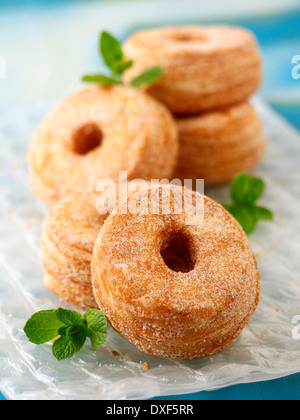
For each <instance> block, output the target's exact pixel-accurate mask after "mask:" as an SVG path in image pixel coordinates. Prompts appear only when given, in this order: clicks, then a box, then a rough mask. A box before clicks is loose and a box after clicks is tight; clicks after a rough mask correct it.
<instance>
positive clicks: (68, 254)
mask: <svg viewBox="0 0 300 420" xmlns="http://www.w3.org/2000/svg"><path fill="white" fill-rule="evenodd" d="M148 186H149V184H148V183H147V182H146V181H142V180H140V181H132V182H130V183H129V184H128V185H126V187H124V186H121V185H119V186H118V187H117V189H114V188H109V189H108V190H107V191H106V192H105V197H104V192H95V193H85V194H71V195H69V196H67V197H66V198H64V199H63V200H61V201H59V202H58V203H56V204H54V205H53V206H52V207H51V208H50V210H49V211H48V213H47V214H46V217H45V219H44V223H43V231H42V236H41V245H42V254H43V266H44V274H45V276H44V284H45V286H46V287H47V288H48V289H49V290H50V291H51V292H53V293H54V294H56V295H57V296H59V297H60V298H61V299H62V300H64V301H66V302H68V303H71V304H74V305H76V306H81V307H84V308H92V307H94V308H97V307H98V305H97V303H96V301H95V299H94V294H93V289H92V280H91V259H92V252H93V248H94V242H95V240H96V238H97V236H98V233H99V231H100V229H101V227H102V225H103V223H104V221H105V219H106V218H107V217H108V216H109V214H110V212H111V211H112V210H113V208H114V207H115V206H116V205H118V204H119V203H120V202H122V201H123V200H124V199H125V198H126V197H127V196H130V195H132V194H134V193H135V192H137V191H139V190H141V189H143V188H147V187H148ZM102 199H105V201H106V200H108V201H107V207H104V203H103V202H102ZM109 203H112V204H110V205H108V204H109Z"/></svg>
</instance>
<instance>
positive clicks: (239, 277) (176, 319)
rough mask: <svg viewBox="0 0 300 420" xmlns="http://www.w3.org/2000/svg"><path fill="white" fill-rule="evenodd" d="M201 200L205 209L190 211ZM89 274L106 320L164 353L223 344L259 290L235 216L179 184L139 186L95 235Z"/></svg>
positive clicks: (183, 353)
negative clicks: (96, 235) (139, 190)
mask: <svg viewBox="0 0 300 420" xmlns="http://www.w3.org/2000/svg"><path fill="white" fill-rule="evenodd" d="M168 197H169V198H168ZM167 198H168V199H167ZM199 201H201V202H202V203H203V206H204V213H203V212H202V211H200V212H195V203H196V202H199ZM149 203H150V204H149ZM167 203H169V204H170V205H167ZM137 208H138V209H139V212H138V213H136V212H131V211H129V210H130V209H137ZM199 209H200V210H201V206H200V207H199ZM92 279H93V288H94V295H95V298H96V301H97V303H98V304H99V307H100V308H101V309H102V310H103V311H104V313H105V314H106V316H107V317H108V319H109V321H110V322H111V324H112V326H113V327H114V328H115V329H116V330H117V331H118V332H119V333H120V334H122V335H123V336H124V337H125V339H127V340H128V341H129V342H130V343H132V344H133V345H135V346H137V347H138V348H139V349H141V350H142V351H144V352H147V353H149V354H152V355H156V356H162V357H166V358H181V359H186V358H193V357H199V356H206V355H210V354H214V353H217V352H219V351H221V350H223V349H225V348H226V347H228V346H229V345H230V344H232V343H233V342H234V341H235V340H236V339H237V337H238V336H239V335H240V333H241V331H242V330H243V328H244V327H245V326H246V325H247V324H248V322H249V320H250V319H251V317H252V315H253V313H254V311H255V309H256V307H257V305H258V301H259V293H260V276H259V273H258V271H257V264H256V260H255V257H254V254H253V251H252V249H251V246H250V244H249V241H248V239H247V236H246V235H245V233H244V231H243V229H242V228H241V226H240V225H239V224H238V222H237V221H236V220H235V219H234V218H233V217H232V216H231V215H230V214H229V213H228V212H227V211H226V210H225V209H224V208H223V207H221V206H220V205H218V204H217V203H216V202H214V201H213V200H211V199H210V198H208V197H205V196H202V195H201V194H199V193H197V192H194V191H191V190H188V189H185V188H182V187H178V186H158V187H153V188H150V189H146V190H143V191H141V192H139V193H137V194H135V195H133V196H132V197H131V198H129V199H128V200H127V201H125V202H123V203H122V204H121V205H120V206H119V207H118V208H117V209H116V210H115V211H114V212H113V213H112V214H111V215H110V216H109V217H108V218H107V220H106V222H105V224H104V226H103V228H102V230H101V231H100V234H99V236H98V238H97V240H96V242H95V247H94V253H93V258H92Z"/></svg>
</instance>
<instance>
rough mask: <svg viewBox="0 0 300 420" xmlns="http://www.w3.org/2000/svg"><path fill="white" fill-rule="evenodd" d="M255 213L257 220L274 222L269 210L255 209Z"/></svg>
mask: <svg viewBox="0 0 300 420" xmlns="http://www.w3.org/2000/svg"><path fill="white" fill-rule="evenodd" d="M255 211H256V215H257V218H258V219H260V220H269V221H270V222H272V221H273V220H274V215H273V213H272V212H271V210H269V209H266V208H264V207H256V208H255Z"/></svg>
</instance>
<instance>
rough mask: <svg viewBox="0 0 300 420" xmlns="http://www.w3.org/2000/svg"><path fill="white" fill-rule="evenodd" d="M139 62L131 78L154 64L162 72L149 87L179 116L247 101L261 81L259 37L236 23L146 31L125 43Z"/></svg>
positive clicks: (128, 77) (129, 55) (129, 56)
mask: <svg viewBox="0 0 300 420" xmlns="http://www.w3.org/2000/svg"><path fill="white" fill-rule="evenodd" d="M124 52H125V55H126V58H127V59H130V60H133V61H134V66H133V67H132V68H130V69H129V70H127V71H126V73H125V80H127V81H128V82H129V81H130V80H132V79H133V78H134V77H136V76H138V75H139V74H141V73H142V72H143V71H145V70H146V69H147V68H150V67H152V66H161V67H162V68H163V70H164V74H163V76H162V77H161V78H160V79H159V80H158V81H157V82H156V83H154V84H153V85H151V86H149V87H147V89H146V90H147V91H148V92H149V93H150V94H151V95H153V96H155V97H156V98H158V99H159V100H160V101H162V102H163V103H165V104H166V105H167V107H168V108H169V109H170V110H171V111H172V112H173V113H175V114H188V115H190V114H198V113H200V112H203V111H207V110H211V109H216V108H219V107H223V106H228V105H232V104H236V103H239V102H242V101H244V100H246V99H247V98H248V97H249V96H250V95H252V94H253V93H254V92H255V91H256V90H257V88H258V87H259V85H260V83H261V80H262V60H261V55H260V51H259V48H258V44H257V42H256V40H255V37H254V35H253V34H252V33H251V32H249V31H248V30H246V29H243V28H238V27H232V26H178V27H162V28H155V29H149V30H143V31H139V32H136V33H134V34H133V35H132V36H131V37H129V39H128V40H127V41H125V43H124Z"/></svg>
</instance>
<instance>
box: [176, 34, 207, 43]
mask: <svg viewBox="0 0 300 420" xmlns="http://www.w3.org/2000/svg"><path fill="white" fill-rule="evenodd" d="M172 39H173V40H174V41H177V42H205V41H206V40H207V36H206V35H204V34H199V33H193V32H178V33H174V34H172Z"/></svg>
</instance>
